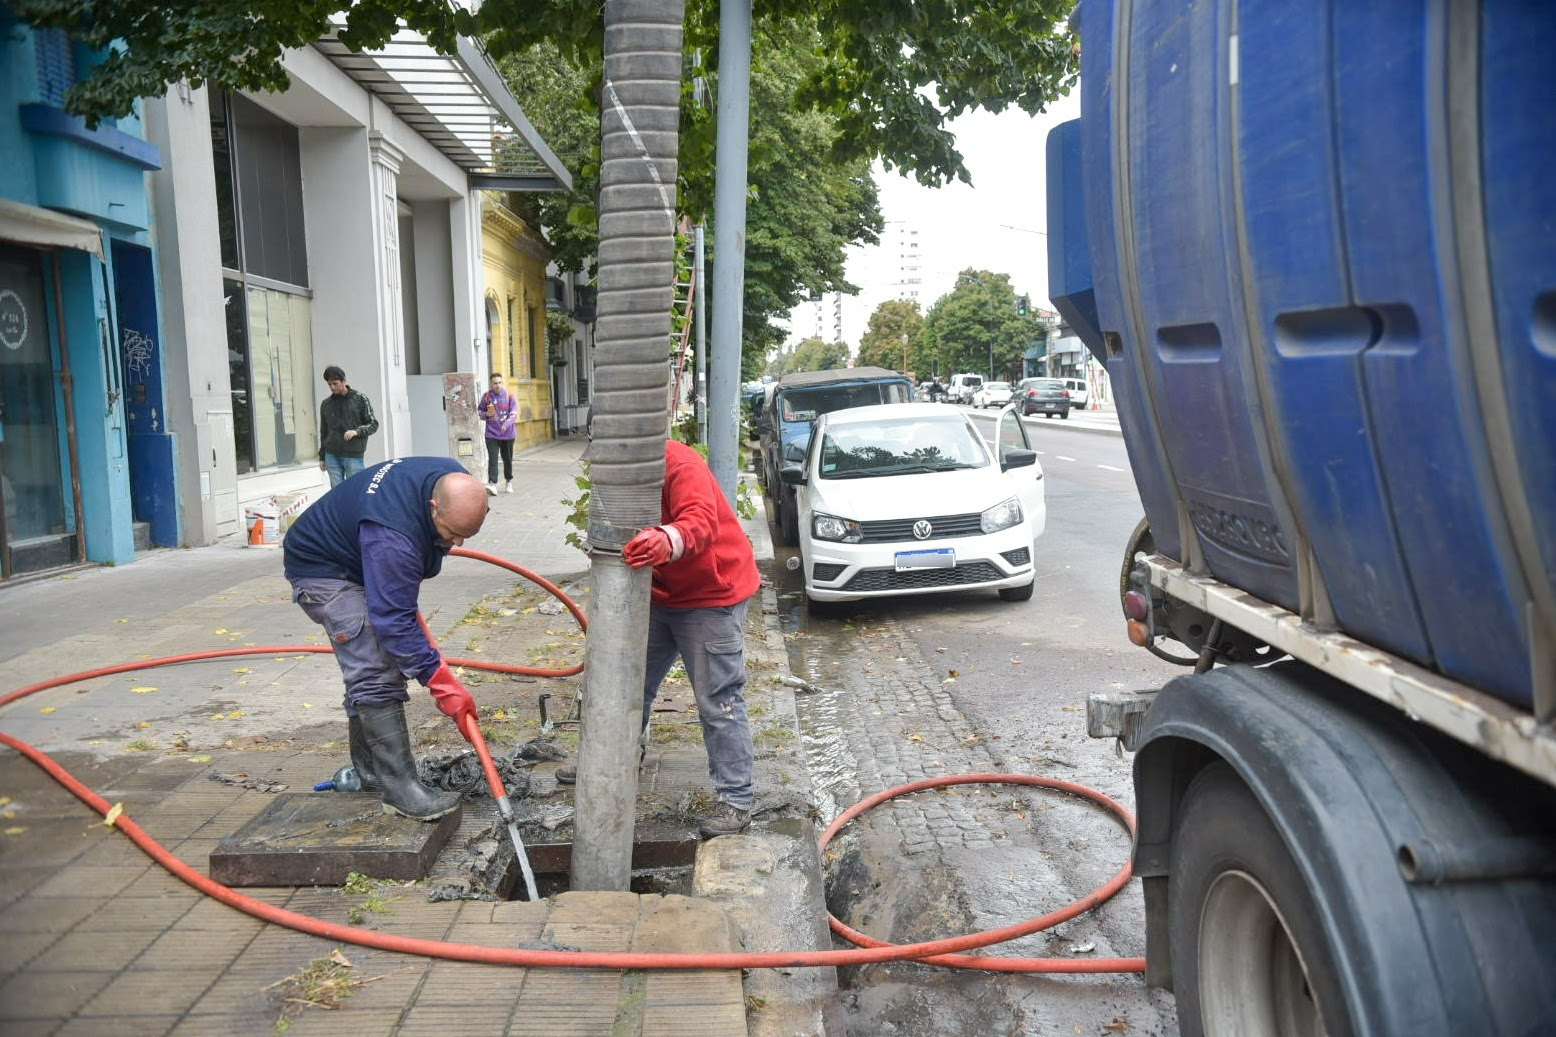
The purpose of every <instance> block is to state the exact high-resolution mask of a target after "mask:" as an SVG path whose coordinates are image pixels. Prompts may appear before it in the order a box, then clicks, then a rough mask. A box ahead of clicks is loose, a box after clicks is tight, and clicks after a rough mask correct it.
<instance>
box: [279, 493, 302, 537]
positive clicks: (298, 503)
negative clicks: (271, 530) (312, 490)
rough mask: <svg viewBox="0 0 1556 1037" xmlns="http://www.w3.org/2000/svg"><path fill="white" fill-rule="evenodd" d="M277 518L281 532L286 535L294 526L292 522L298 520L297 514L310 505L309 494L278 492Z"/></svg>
mask: <svg viewBox="0 0 1556 1037" xmlns="http://www.w3.org/2000/svg"><path fill="white" fill-rule="evenodd" d="M275 501H276V519H277V521H278V522H279V523H280V527H279V528H280V532H281V535H282V536H286V531H287V530H289V529H291V528H292V523H293V522H296V521H297V516H299V515H301V514H302V513H303V509H305V508H307V507H308V495H307V494H306V493H278V494H276V496H275Z"/></svg>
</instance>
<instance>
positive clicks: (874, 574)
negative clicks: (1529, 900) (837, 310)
mask: <svg viewBox="0 0 1556 1037" xmlns="http://www.w3.org/2000/svg"><path fill="white" fill-rule="evenodd" d="M779 478H780V479H782V480H783V481H784V482H785V483H788V484H789V485H792V486H793V487H794V488H795V500H796V504H797V506H798V509H799V524H800V552H801V556H802V558H803V560H804V569H805V593H806V595H807V596H808V597H809V598H810V599H811V600H813V601H818V602H824V601H859V600H862V599H865V598H877V597H895V596H898V595H903V594H924V593H931V592H936V591H955V590H972V589H977V588H988V589H990V590H997V591H999V595H1000V597H1001V598H1004V599H1005V600H1006V601H1025V600H1027V599H1028V598H1030V597H1031V596H1032V587H1033V579H1034V576H1035V573H1036V570H1035V569H1034V568H1033V549H1034V547H1035V545H1036V541H1037V538H1038V536H1039V535H1041V534H1042V532H1043V526H1044V525H1045V523H1046V522H1047V518H1048V513H1047V508H1046V505H1045V503H1044V499H1043V469H1042V466H1041V465H1039V464H1038V462H1037V453H1036V452H1035V451H1034V450H1033V449H1032V446H1031V443H1030V442H1029V441H1028V439H1027V433H1026V429H1025V428H1024V427H1023V426H1022V423H1021V419H1020V417H1019V416H1018V415H1017V413H1016V411H1015V408H1006V409H1005V411H1004V413H1002V414H1000V416H999V419H998V421H997V422H996V423H995V438H994V443H993V444H992V445H991V444H990V443H987V442H985V441H984V438H983V436H982V434H981V433H980V432H979V431H978V428H977V426H976V425H974V424H973V422H972V419H971V418H970V417H969V416H968V415H967V414H966V413H965V412H964V411H959V410H951V409H947V408H945V407H940V406H936V405H934V404H930V403H908V404H901V403H898V404H889V405H883V406H873V407H853V408H850V409H848V410H840V411H834V412H833V413H831V414H824V415H822V416H821V417H820V418H819V419H817V421H816V428H815V431H814V432H813V433H812V435H811V439H810V444H809V447H808V448H807V450H806V454H805V460H804V462H803V463H797V462H789V463H788V464H786V465H784V467H783V468H782V469H780V470H779Z"/></svg>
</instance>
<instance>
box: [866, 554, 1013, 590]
mask: <svg viewBox="0 0 1556 1037" xmlns="http://www.w3.org/2000/svg"><path fill="white" fill-rule="evenodd" d="M1004 575H1005V574H1004V573H1002V572H1000V571H999V569H998V568H996V567H995V565H994V563H993V562H986V561H977V562H968V563H967V564H966V565H958V566H957V567H956V568H954V569H910V570H908V571H907V572H897V571H896V570H895V569H861V570H859V571H858V572H857V573H855V574H854V578H853V579H851V580H849V581H848V583H847V584H845V585H844V587H843V590H845V591H854V592H856V593H861V594H862V593H864V592H866V591H912V590H929V589H931V588H934V587H956V586H960V585H961V584H964V583H987V582H988V581H990V580H998V579H1000V578H1001V577H1003V576H1004Z"/></svg>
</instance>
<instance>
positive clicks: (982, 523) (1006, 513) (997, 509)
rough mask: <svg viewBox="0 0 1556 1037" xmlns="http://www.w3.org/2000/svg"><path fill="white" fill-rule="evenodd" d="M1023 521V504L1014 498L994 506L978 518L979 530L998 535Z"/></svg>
mask: <svg viewBox="0 0 1556 1037" xmlns="http://www.w3.org/2000/svg"><path fill="white" fill-rule="evenodd" d="M1020 521H1021V502H1020V501H1019V500H1017V499H1016V498H1014V497H1012V498H1010V500H1008V501H1002V502H1001V503H999V504H996V505H994V507H992V508H990V509H989V510H988V511H985V512H984V513H983V514H982V515H979V516H978V528H980V529H982V530H983V531H984V532H985V533H997V532H999V531H1000V530H1002V529H1009V528H1010V527H1011V526H1014V525H1015V524H1016V523H1018V522H1020Z"/></svg>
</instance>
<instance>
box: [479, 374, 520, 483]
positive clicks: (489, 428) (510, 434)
mask: <svg viewBox="0 0 1556 1037" xmlns="http://www.w3.org/2000/svg"><path fill="white" fill-rule="evenodd" d="M476 409H477V410H478V411H480V414H481V417H483V418H485V419H486V492H487V493H489V494H491V495H492V496H493V497H495V496H497V459H498V458H499V457H501V458H502V476H503V478H504V479H506V480H508V492H509V493H512V492H513V440H514V437H515V436H516V435H517V434H518V416H519V400H518V397H516V396H514V395H513V393H511V392H509V391H508V390H507V389H505V388H503V384H502V375H500V374H493V375H492V383H491V388H489V389H487V390H486V395H484V396H482V397H481V403H480V405H479V406H478V407H477V408H476Z"/></svg>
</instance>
